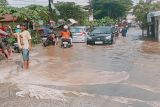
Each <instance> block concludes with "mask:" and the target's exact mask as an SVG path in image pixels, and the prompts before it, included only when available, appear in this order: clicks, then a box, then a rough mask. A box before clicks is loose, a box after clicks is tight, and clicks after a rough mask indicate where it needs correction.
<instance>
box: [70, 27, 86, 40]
mask: <svg viewBox="0 0 160 107" xmlns="http://www.w3.org/2000/svg"><path fill="white" fill-rule="evenodd" d="M87 30H88V27H86V26H74V27H71V28H70V31H71V33H72V38H73V40H72V42H74V43H84V42H86V40H87V36H88V32H87Z"/></svg>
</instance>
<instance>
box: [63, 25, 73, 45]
mask: <svg viewBox="0 0 160 107" xmlns="http://www.w3.org/2000/svg"><path fill="white" fill-rule="evenodd" d="M60 36H61V38H62V40H63V39H69V40H70V43H71V45H72V34H71V32H70V31H69V27H68V26H67V25H65V26H64V27H63V31H62V32H61V33H60Z"/></svg>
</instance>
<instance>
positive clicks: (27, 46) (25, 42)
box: [19, 24, 32, 70]
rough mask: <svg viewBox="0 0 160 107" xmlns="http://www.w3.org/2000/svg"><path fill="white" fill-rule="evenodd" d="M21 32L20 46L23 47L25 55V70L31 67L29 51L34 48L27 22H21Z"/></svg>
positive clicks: (23, 54)
mask: <svg viewBox="0 0 160 107" xmlns="http://www.w3.org/2000/svg"><path fill="white" fill-rule="evenodd" d="M20 29H21V32H20V33H19V47H20V48H21V49H22V57H23V61H24V64H23V67H24V69H25V70H28V69H29V51H30V50H31V49H32V45H31V39H32V38H31V35H30V33H29V32H28V31H27V30H26V29H27V26H26V25H25V24H21V26H20Z"/></svg>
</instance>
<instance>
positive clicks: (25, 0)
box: [7, 0, 139, 7]
mask: <svg viewBox="0 0 160 107" xmlns="http://www.w3.org/2000/svg"><path fill="white" fill-rule="evenodd" d="M7 1H8V3H9V4H10V5H12V6H18V7H22V6H26V5H30V4H39V5H48V0H7ZM57 1H64V2H76V3H77V4H80V5H86V4H88V1H89V0H54V2H57ZM133 1H135V2H138V1H139V0H133Z"/></svg>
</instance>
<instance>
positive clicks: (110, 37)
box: [87, 26, 115, 45]
mask: <svg viewBox="0 0 160 107" xmlns="http://www.w3.org/2000/svg"><path fill="white" fill-rule="evenodd" d="M114 38H115V36H114V33H113V29H112V27H110V26H102V27H96V28H95V29H94V30H93V31H92V32H91V33H90V34H89V36H88V37H87V44H88V45H89V44H90V45H103V44H113V43H114Z"/></svg>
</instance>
